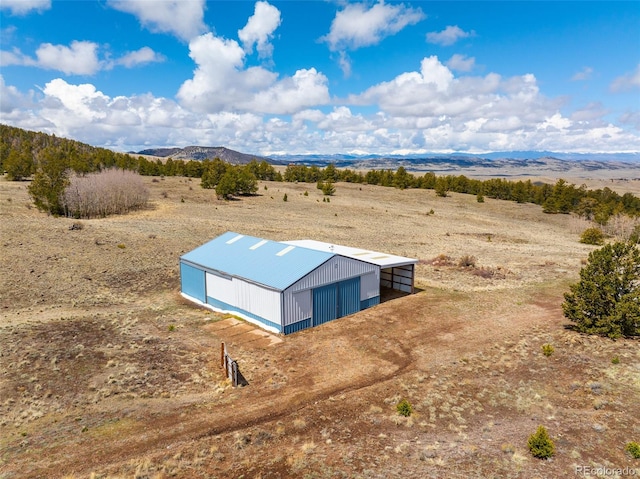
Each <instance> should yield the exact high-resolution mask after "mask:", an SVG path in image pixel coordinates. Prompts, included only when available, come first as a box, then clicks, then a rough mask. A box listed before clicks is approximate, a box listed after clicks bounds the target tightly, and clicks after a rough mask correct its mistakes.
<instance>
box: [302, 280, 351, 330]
mask: <svg viewBox="0 0 640 479" xmlns="http://www.w3.org/2000/svg"><path fill="white" fill-rule="evenodd" d="M358 311H360V278H359V277H356V278H351V279H347V280H345V281H340V282H339V283H333V284H328V285H326V286H322V287H320V288H316V289H314V290H313V326H318V325H319V324H323V323H326V322H328V321H333V320H334V319H337V318H341V317H342V316H347V315H349V314H353V313H357V312H358Z"/></svg>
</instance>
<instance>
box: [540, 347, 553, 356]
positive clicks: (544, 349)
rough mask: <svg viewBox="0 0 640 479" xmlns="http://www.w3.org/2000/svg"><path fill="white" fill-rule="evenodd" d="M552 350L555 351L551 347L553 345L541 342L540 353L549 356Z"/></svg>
mask: <svg viewBox="0 0 640 479" xmlns="http://www.w3.org/2000/svg"><path fill="white" fill-rule="evenodd" d="M553 351H555V350H554V349H553V346H552V345H550V344H543V345H542V354H544V355H545V356H546V357H549V356H551V355H552V354H553Z"/></svg>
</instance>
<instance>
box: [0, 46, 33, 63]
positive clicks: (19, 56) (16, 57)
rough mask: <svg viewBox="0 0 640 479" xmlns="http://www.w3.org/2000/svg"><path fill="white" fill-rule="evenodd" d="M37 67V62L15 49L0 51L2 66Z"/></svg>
mask: <svg viewBox="0 0 640 479" xmlns="http://www.w3.org/2000/svg"><path fill="white" fill-rule="evenodd" d="M11 65H36V61H35V60H34V59H32V58H29V57H28V56H26V55H24V54H23V53H22V52H21V51H20V50H18V49H17V48H14V49H13V50H12V51H7V50H0V66H3V67H7V66H11Z"/></svg>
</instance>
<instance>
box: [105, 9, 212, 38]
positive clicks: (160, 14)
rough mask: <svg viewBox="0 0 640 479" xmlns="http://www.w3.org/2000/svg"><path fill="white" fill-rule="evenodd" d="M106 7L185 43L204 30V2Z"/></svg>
mask: <svg viewBox="0 0 640 479" xmlns="http://www.w3.org/2000/svg"><path fill="white" fill-rule="evenodd" d="M108 4H109V6H111V7H112V8H114V9H116V10H120V11H122V12H126V13H131V14H133V15H135V16H136V17H137V18H138V20H140V23H141V24H142V25H143V26H145V27H146V28H148V29H149V30H151V31H153V32H161V33H170V34H172V35H175V36H176V37H178V38H180V39H181V40H185V41H189V40H191V39H192V38H194V37H195V36H197V35H199V34H201V33H203V32H205V31H206V30H207V28H206V26H205V24H204V8H205V0H187V1H185V0H163V1H160V2H149V1H140V0H109V1H108Z"/></svg>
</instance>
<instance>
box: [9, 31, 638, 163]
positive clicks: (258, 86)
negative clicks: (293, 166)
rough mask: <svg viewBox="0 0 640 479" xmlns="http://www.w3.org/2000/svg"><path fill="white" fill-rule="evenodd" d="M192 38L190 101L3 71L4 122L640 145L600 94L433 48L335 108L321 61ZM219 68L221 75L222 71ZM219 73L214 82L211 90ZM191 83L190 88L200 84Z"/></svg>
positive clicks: (168, 135)
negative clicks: (17, 81)
mask: <svg viewBox="0 0 640 479" xmlns="http://www.w3.org/2000/svg"><path fill="white" fill-rule="evenodd" d="M191 47H192V55H193V57H194V60H197V61H196V63H197V64H198V67H197V68H198V69H197V71H196V73H194V78H193V79H192V80H189V81H196V80H197V82H196V83H197V84H198V87H199V88H202V91H201V92H200V94H201V95H200V96H195V97H193V98H192V99H191V102H183V103H182V104H179V103H177V102H176V101H174V100H172V99H168V98H157V97H154V96H153V95H151V94H146V95H134V96H131V97H124V96H118V97H110V96H108V95H106V94H105V93H103V92H101V91H100V90H99V89H98V88H96V87H95V86H94V85H91V84H89V83H84V84H72V83H68V82H67V81H65V80H62V79H55V80H52V81H50V82H49V83H47V84H46V86H45V87H44V88H43V89H42V91H41V92H40V93H39V94H37V95H34V93H33V92H26V93H24V92H20V91H19V90H18V89H17V88H15V87H13V86H10V85H5V83H4V80H3V79H2V77H1V76H0V111H2V118H3V122H5V123H7V124H10V125H13V126H18V127H22V128H28V129H36V130H40V131H46V132H48V133H55V134H56V135H58V136H65V137H70V138H74V139H76V140H79V141H83V142H86V143H89V144H92V145H97V146H107V147H112V148H116V149H119V150H124V151H128V150H135V151H137V150H141V149H143V148H147V147H155V146H186V145H189V144H200V145H211V146H213V145H224V146H227V147H229V148H232V149H236V150H239V151H244V152H247V153H255V154H265V155H266V154H271V153H277V152H280V153H288V154H295V153H298V154H302V153H326V154H330V153H345V152H375V153H381V154H390V153H421V152H442V153H446V152H451V151H469V152H478V153H480V152H486V151H505V150H507V151H508V150H549V151H575V152H599V151H600V152H607V151H609V152H610V151H637V150H638V146H637V145H638V142H639V136H638V133H637V131H634V130H633V128H634V127H637V125H638V124H639V123H640V117H639V116H638V114H637V113H635V112H630V113H628V114H626V115H624V116H623V117H621V118H620V120H619V121H620V126H617V125H613V124H611V123H609V122H608V121H605V117H606V116H607V115H609V114H610V112H609V111H607V110H606V108H605V106H603V105H601V104H599V103H590V104H587V105H586V106H584V107H582V108H581V109H580V110H577V111H574V112H573V113H569V114H563V113H561V110H562V109H563V108H564V107H566V106H567V105H563V104H562V102H561V100H559V99H549V98H546V97H545V96H544V95H542V94H541V92H540V89H539V86H538V82H537V80H536V77H535V76H534V75H532V74H525V75H519V76H514V77H508V78H503V77H501V76H500V75H498V74H496V73H489V74H487V75H485V76H463V77H457V76H456V75H454V74H453V73H452V71H451V70H450V69H449V68H448V67H447V66H445V65H443V64H442V63H441V62H440V61H439V60H438V59H437V57H427V58H424V59H423V61H422V62H421V64H420V68H419V69H418V70H417V71H413V72H411V71H409V72H406V73H403V74H401V75H398V76H396V77H395V78H392V79H390V80H389V81H386V82H381V83H379V84H377V85H374V86H373V87H371V88H369V89H367V90H366V91H364V92H362V93H360V94H357V95H353V96H352V97H349V98H348V99H347V100H346V101H340V100H339V99H337V98H334V99H333V100H332V102H331V103H332V107H331V108H330V109H326V110H325V109H324V108H322V105H326V104H328V91H327V90H328V89H327V85H326V83H327V81H326V78H324V77H323V76H322V75H321V74H320V73H318V72H317V71H315V70H314V69H313V68H310V69H308V70H300V71H298V72H297V73H296V74H295V75H293V76H291V77H286V78H282V79H279V78H278V77H277V76H276V75H275V74H273V73H271V72H268V71H266V70H264V69H260V68H258V69H251V68H250V69H244V67H243V59H244V55H245V53H244V51H243V49H242V48H241V47H240V45H238V44H237V43H236V42H233V41H229V40H223V39H219V38H216V37H214V36H212V35H210V34H209V35H205V36H203V37H201V38H199V39H198V40H197V41H196V40H194V42H192V45H191ZM209 69H212V70H215V69H222V70H223V74H221V75H220V76H215V75H213V76H212V74H211V72H210V71H209ZM198 70H200V71H199V72H198ZM201 74H202V75H203V76H202V77H199V76H198V75H201ZM227 75H228V76H230V79H228V80H227V79H225V78H226V76H227ZM199 82H201V83H199ZM211 83H213V84H215V85H216V86H215V89H207V85H210V84H211ZM185 85H186V84H185ZM185 85H183V88H185V89H186V90H185V91H183V93H188V92H190V93H196V92H195V90H190V91H187V90H188V88H187V87H186V86H185ZM194 86H195V84H194V85H189V87H190V88H192V87H194ZM228 89H229V92H228V91H227V90H228ZM227 94H228V95H231V96H232V99H231V100H228V99H227ZM220 97H221V98H222V99H220ZM216 102H219V103H216ZM212 104H213V105H216V106H217V108H216V109H212V108H211V105H212ZM274 104H275V105H276V106H275V107H274V106H272V105H274ZM304 105H308V106H304ZM201 106H204V107H203V108H201ZM276 109H277V110H278V111H274V110H276Z"/></svg>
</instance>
